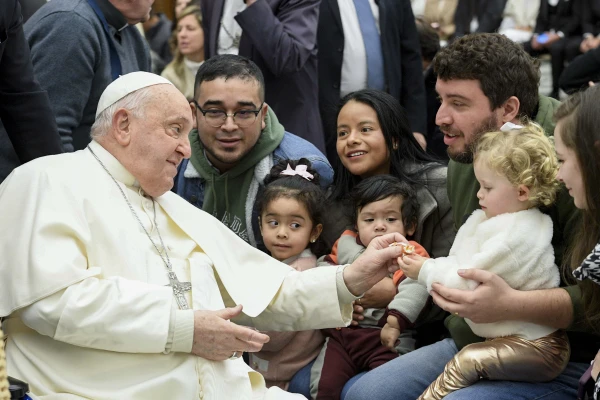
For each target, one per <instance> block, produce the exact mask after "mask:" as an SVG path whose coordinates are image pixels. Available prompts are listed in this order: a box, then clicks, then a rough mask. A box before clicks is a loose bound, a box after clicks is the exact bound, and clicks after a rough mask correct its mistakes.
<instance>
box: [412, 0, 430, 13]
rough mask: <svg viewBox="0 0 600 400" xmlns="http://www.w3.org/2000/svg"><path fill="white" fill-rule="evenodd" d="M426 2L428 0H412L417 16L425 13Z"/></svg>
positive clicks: (413, 10)
mask: <svg viewBox="0 0 600 400" xmlns="http://www.w3.org/2000/svg"><path fill="white" fill-rule="evenodd" d="M426 2H427V1H426V0H410V5H411V7H412V12H413V14H414V16H415V17H418V16H419V15H423V13H424V12H425V3H426Z"/></svg>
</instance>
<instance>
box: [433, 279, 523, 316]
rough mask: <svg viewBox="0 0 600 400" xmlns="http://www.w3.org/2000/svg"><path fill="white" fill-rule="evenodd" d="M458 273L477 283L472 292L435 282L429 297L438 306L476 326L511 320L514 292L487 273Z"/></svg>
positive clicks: (500, 280) (504, 283)
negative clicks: (476, 324) (468, 320)
mask: <svg viewBox="0 0 600 400" xmlns="http://www.w3.org/2000/svg"><path fill="white" fill-rule="evenodd" d="M458 274H459V275H460V276H461V277H463V278H465V279H472V280H474V281H476V282H479V283H480V284H479V286H477V287H476V288H475V290H461V289H450V288H447V287H445V286H443V285H441V284H439V283H434V284H433V285H432V286H431V288H432V292H431V296H432V297H433V301H435V303H436V304H437V305H438V306H440V307H441V308H443V309H444V310H446V311H448V312H450V313H452V314H455V315H459V316H460V317H463V318H468V319H470V320H471V321H473V322H475V323H478V324H484V323H491V322H498V321H506V320H510V315H511V310H512V308H513V307H515V304H514V302H512V301H511V299H512V295H513V294H514V293H515V292H516V290H514V289H513V288H511V287H510V286H508V284H507V283H506V282H505V281H504V280H503V279H502V278H500V277H499V276H498V275H496V274H494V273H492V272H489V271H484V270H481V269H466V270H459V271H458ZM457 313H458V314H457Z"/></svg>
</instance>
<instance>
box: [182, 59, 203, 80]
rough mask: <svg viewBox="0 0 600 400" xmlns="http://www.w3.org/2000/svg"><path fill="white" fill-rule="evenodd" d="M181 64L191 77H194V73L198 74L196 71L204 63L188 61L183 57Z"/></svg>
mask: <svg viewBox="0 0 600 400" xmlns="http://www.w3.org/2000/svg"><path fill="white" fill-rule="evenodd" d="M183 63H184V64H185V66H186V67H187V69H188V70H189V71H190V72H191V73H192V75H193V76H194V77H195V76H196V73H197V72H198V69H200V66H201V65H202V64H204V61H200V62H196V61H192V60H190V59H189V58H187V57H183Z"/></svg>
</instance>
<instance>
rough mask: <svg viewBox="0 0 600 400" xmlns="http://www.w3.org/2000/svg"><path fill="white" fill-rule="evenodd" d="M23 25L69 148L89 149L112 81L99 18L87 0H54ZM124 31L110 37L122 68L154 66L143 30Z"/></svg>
mask: <svg viewBox="0 0 600 400" xmlns="http://www.w3.org/2000/svg"><path fill="white" fill-rule="evenodd" d="M24 29H25V36H26V37H27V41H28V42H29V47H31V58H32V61H33V70H34V73H35V76H36V78H37V80H38V81H39V82H40V84H41V85H42V88H43V89H45V90H46V91H48V95H49V97H50V103H51V105H52V110H53V111H54V115H55V117H56V124H57V125H58V132H59V133H60V136H61V140H62V143H63V148H64V150H65V151H73V150H78V149H81V148H84V147H85V146H86V145H87V143H89V141H90V138H89V135H90V128H91V126H92V124H93V123H94V119H95V115H96V107H97V106H98V100H99V99H100V95H101V94H102V92H103V91H104V89H105V88H106V86H108V84H109V83H110V82H112V75H111V67H110V47H109V44H108V39H107V36H106V34H105V32H104V30H103V27H102V23H101V22H100V19H99V18H98V16H96V14H95V13H94V10H93V9H92V8H91V7H90V5H89V4H88V2H87V0H52V1H50V2H49V3H48V4H46V5H44V7H42V8H41V9H40V10H38V12H37V13H35V14H34V15H33V16H32V17H31V18H30V19H29V20H28V21H27V23H26V24H25V27H24ZM110 29H111V30H112V29H114V28H113V27H110ZM115 32H116V30H115V31H113V32H112V33H113V34H114V33H115ZM120 35H121V40H120V42H119V41H117V40H116V39H114V35H113V37H112V38H111V40H112V41H113V42H114V44H115V47H116V49H117V53H118V54H119V58H120V60H121V69H122V73H123V74H126V73H129V72H134V71H150V55H149V50H148V45H147V44H146V41H145V40H144V38H143V37H142V36H141V34H140V33H139V31H138V30H137V29H136V28H135V27H134V26H127V27H126V28H124V29H122V30H121V32H120Z"/></svg>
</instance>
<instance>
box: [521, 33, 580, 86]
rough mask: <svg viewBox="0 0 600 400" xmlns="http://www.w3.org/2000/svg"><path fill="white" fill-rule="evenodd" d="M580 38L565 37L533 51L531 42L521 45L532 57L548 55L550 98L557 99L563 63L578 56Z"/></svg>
mask: <svg viewBox="0 0 600 400" xmlns="http://www.w3.org/2000/svg"><path fill="white" fill-rule="evenodd" d="M582 40H583V39H582V37H581V36H573V37H566V38H563V39H560V40H557V41H556V42H554V43H552V44H551V45H550V46H549V47H548V48H544V49H542V50H534V49H532V48H531V42H526V43H524V44H523V47H524V48H525V51H527V52H528V53H529V54H531V55H532V56H533V57H537V56H539V55H541V54H548V53H549V54H550V57H551V61H550V63H551V66H552V94H551V95H552V97H555V98H556V97H558V87H559V86H558V84H559V80H560V75H561V74H562V72H563V71H564V69H565V63H566V62H569V61H572V60H573V59H574V58H575V57H577V56H578V55H579V54H580V51H579V45H580V44H581V41H582Z"/></svg>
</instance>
